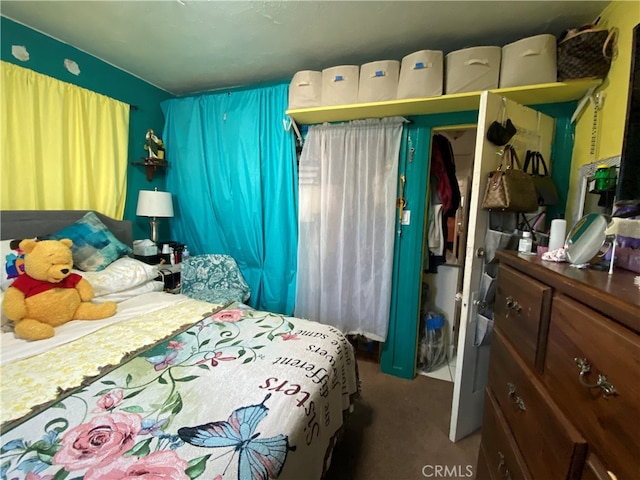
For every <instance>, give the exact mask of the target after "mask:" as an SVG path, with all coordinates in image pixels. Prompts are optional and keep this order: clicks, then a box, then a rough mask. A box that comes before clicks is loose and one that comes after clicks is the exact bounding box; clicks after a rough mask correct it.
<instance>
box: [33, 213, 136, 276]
mask: <svg viewBox="0 0 640 480" xmlns="http://www.w3.org/2000/svg"><path fill="white" fill-rule="evenodd" d="M39 238H40V239H41V240H62V239H63V238H69V239H71V241H72V242H73V246H72V247H71V251H72V253H73V264H74V266H75V267H76V268H77V269H79V270H84V271H85V272H99V271H100V270H104V269H105V268H106V267H107V266H108V265H109V264H111V263H112V262H114V261H116V260H117V259H119V258H120V257H123V256H125V255H129V254H131V253H132V252H133V250H131V248H130V247H129V246H128V245H125V244H124V243H122V242H121V241H120V240H118V239H117V238H116V237H115V236H114V235H113V233H111V231H110V230H109V229H108V228H107V227H106V225H105V224H104V223H102V222H101V221H100V219H99V218H98V216H97V215H96V214H95V213H94V212H88V213H87V214H85V216H84V217H82V218H81V219H80V220H78V221H77V222H75V223H72V224H71V225H69V226H67V227H64V228H63V229H61V230H58V231H57V232H55V233H51V234H49V235H45V236H41V237H39Z"/></svg>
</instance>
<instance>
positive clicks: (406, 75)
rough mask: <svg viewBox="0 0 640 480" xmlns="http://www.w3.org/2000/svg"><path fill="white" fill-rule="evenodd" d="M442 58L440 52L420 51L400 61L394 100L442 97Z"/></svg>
mask: <svg viewBox="0 0 640 480" xmlns="http://www.w3.org/2000/svg"><path fill="white" fill-rule="evenodd" d="M443 63H444V56H443V54H442V51H441V50H420V51H418V52H414V53H411V54H409V55H407V56H406V57H404V58H403V59H402V64H401V66H400V78H399V80H398V94H397V95H396V98H425V97H437V96H439V95H442V83H443V81H444V74H443V70H444V68H443Z"/></svg>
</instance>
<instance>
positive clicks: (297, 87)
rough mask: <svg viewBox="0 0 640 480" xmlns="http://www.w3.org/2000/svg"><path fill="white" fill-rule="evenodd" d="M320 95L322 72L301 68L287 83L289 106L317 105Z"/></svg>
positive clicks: (318, 104)
mask: <svg viewBox="0 0 640 480" xmlns="http://www.w3.org/2000/svg"><path fill="white" fill-rule="evenodd" d="M321 97H322V72H316V71H314V70H302V71H300V72H297V73H296V74H295V75H294V76H293V78H292V79H291V83H290V84H289V108H290V109H293V108H310V107H319V106H320V105H321Z"/></svg>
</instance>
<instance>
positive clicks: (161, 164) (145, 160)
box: [131, 157, 169, 182]
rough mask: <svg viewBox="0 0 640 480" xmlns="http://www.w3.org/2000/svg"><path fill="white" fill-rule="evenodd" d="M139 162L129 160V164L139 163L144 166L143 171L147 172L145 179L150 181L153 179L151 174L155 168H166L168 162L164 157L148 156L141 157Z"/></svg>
mask: <svg viewBox="0 0 640 480" xmlns="http://www.w3.org/2000/svg"><path fill="white" fill-rule="evenodd" d="M140 160H141V161H140V162H131V165H141V166H144V167H145V171H146V174H147V180H148V181H149V182H150V181H151V180H152V179H153V174H154V173H155V171H156V168H167V167H169V162H167V161H166V160H164V159H162V160H161V159H158V158H149V157H142V158H141V159H140Z"/></svg>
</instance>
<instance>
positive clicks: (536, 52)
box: [500, 34, 557, 88]
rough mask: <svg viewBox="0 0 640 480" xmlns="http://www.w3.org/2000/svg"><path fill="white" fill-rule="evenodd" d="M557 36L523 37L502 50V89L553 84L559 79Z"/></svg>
mask: <svg viewBox="0 0 640 480" xmlns="http://www.w3.org/2000/svg"><path fill="white" fill-rule="evenodd" d="M556 48H557V47H556V37H554V36H553V35H549V34H544V35H536V36H533V37H528V38H523V39H521V40H518V41H517V42H513V43H510V44H508V45H505V46H504V47H502V66H501V67H500V88H506V87H519V86H521V85H536V84H540V83H554V82H555V81H556V79H557V61H556Z"/></svg>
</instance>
